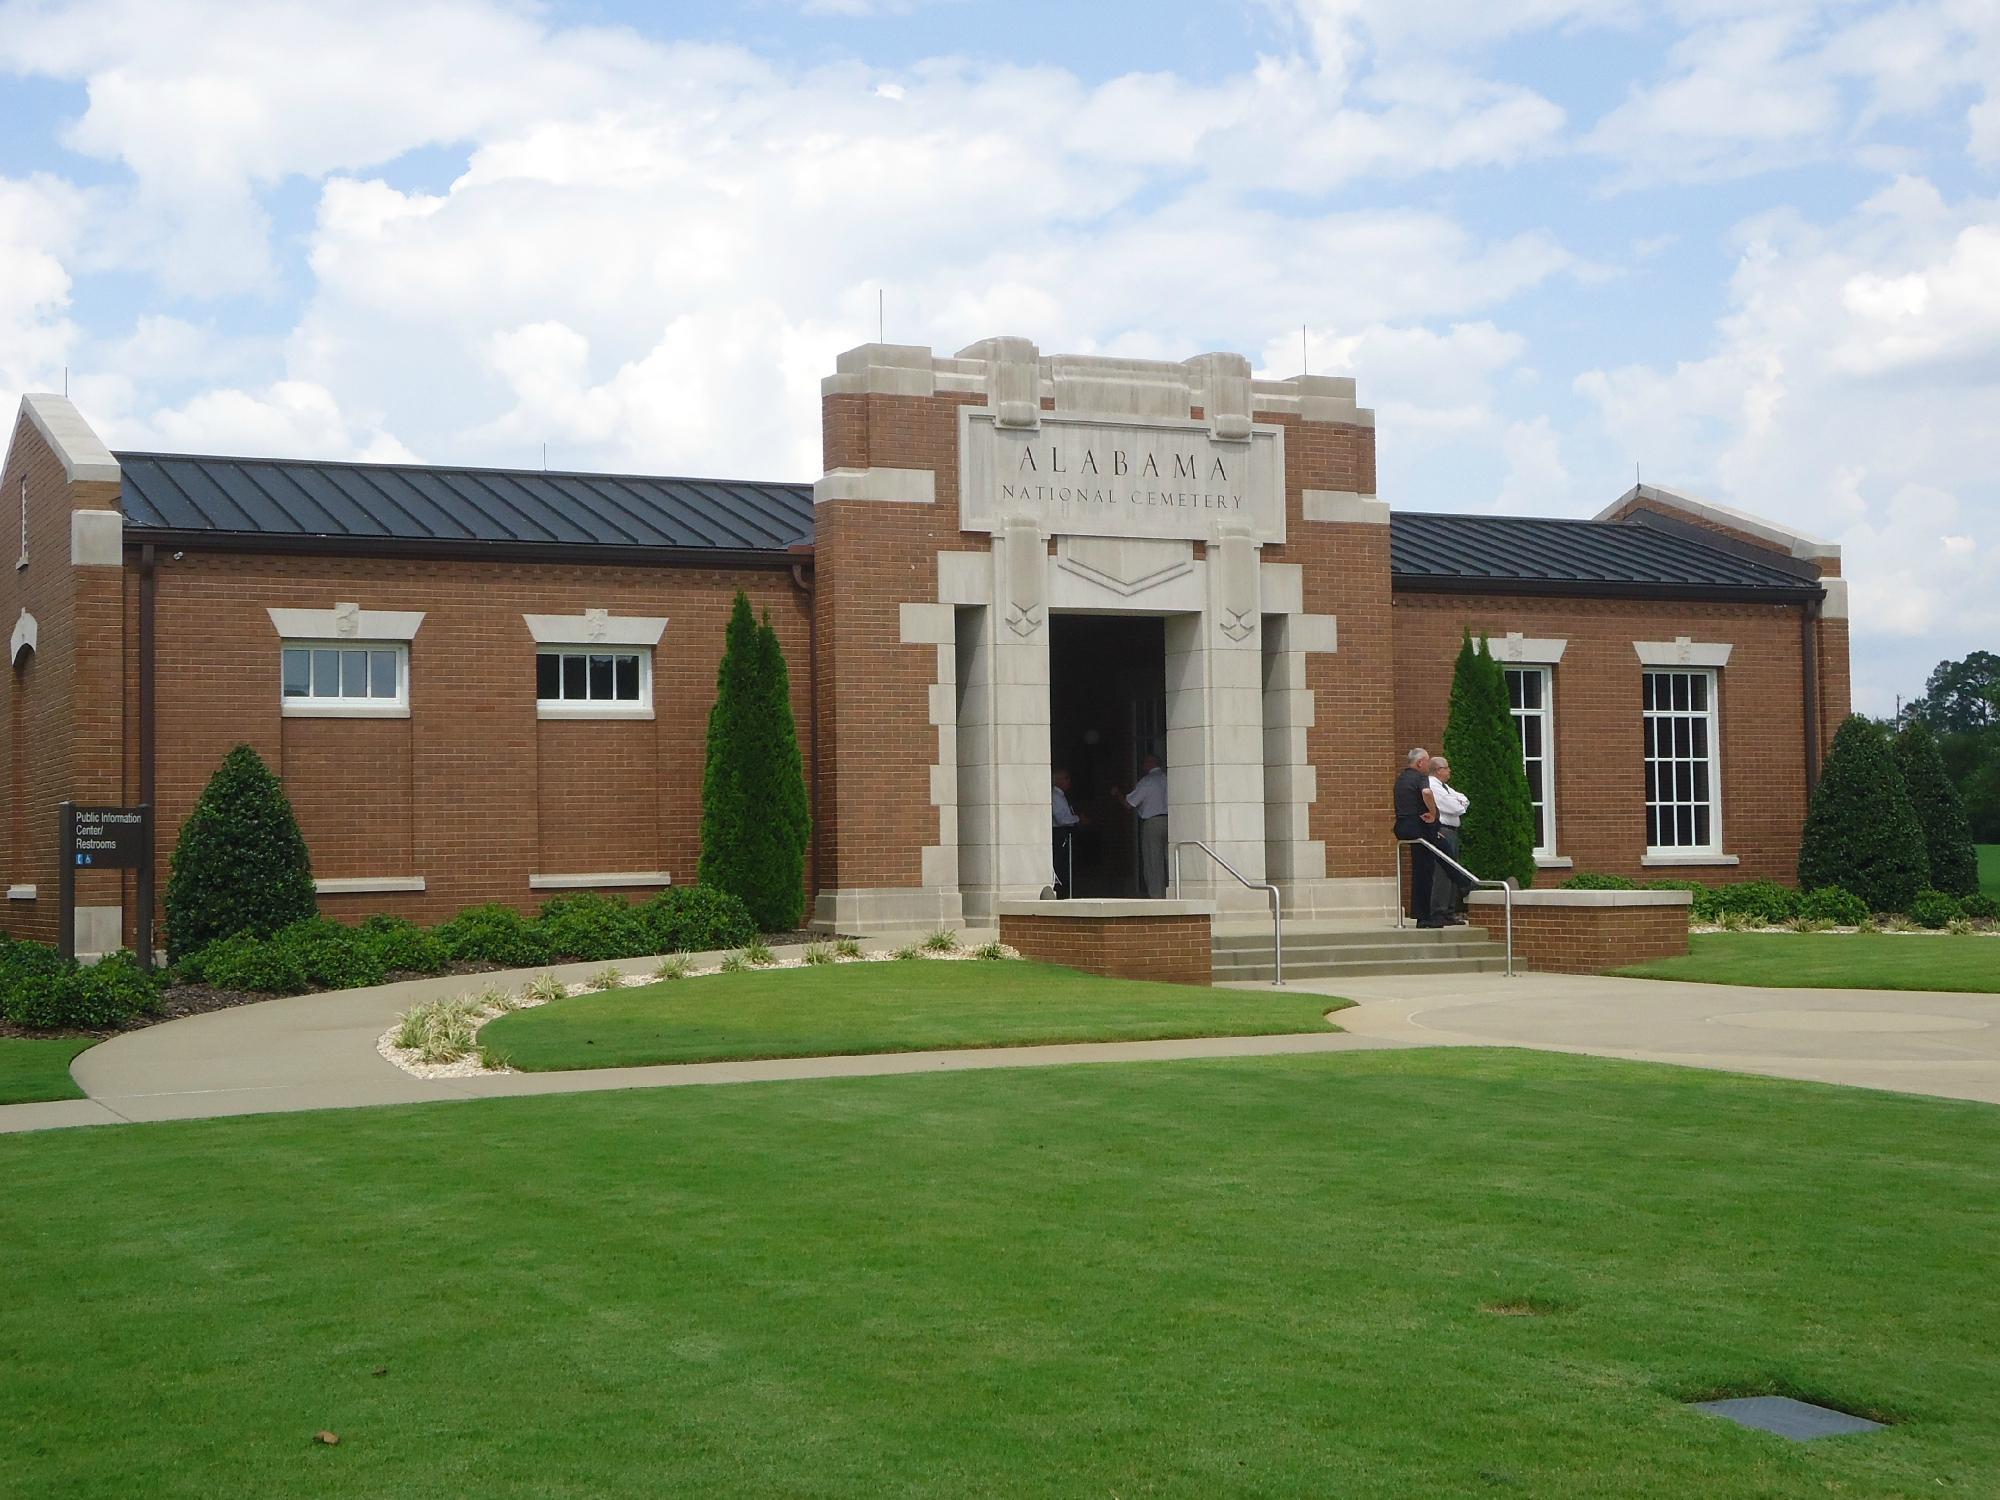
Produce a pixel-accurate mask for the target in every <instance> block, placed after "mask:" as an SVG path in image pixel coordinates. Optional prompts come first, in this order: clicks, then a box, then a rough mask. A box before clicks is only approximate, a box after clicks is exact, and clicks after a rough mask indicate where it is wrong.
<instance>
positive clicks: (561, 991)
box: [528, 974, 569, 1005]
mask: <svg viewBox="0 0 2000 1500" xmlns="http://www.w3.org/2000/svg"><path fill="white" fill-rule="evenodd" d="M528 998H529V999H530V1000H533V1001H536V1002H537V1003H539V1004H542V1005H547V1004H548V1003H549V1002H550V1001H552V1000H567V999H568V998H569V986H568V985H566V984H564V983H563V982H562V981H561V980H560V979H558V978H556V976H555V975H553V974H537V975H536V976H535V977H534V978H533V979H531V980H529V981H528Z"/></svg>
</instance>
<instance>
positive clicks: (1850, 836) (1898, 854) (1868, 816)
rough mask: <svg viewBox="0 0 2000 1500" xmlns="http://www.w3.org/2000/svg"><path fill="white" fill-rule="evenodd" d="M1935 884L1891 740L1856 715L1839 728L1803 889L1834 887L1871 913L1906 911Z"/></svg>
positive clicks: (1804, 840)
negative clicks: (1849, 893) (1864, 904)
mask: <svg viewBox="0 0 2000 1500" xmlns="http://www.w3.org/2000/svg"><path fill="white" fill-rule="evenodd" d="M1929 883H1930V857H1929V856H1928V855H1927V854H1926V853H1925V852H1924V831H1923V828H1922V827H1921V826H1920V825H1919V824H1918V822H1917V815H1916V813H1915V812H1913V811H1912V810H1911V808H1910V797H1909V793H1908V792H1907V791H1906V790H1905V789H1904V786H1903V773H1902V772H1901V771H1899V770H1897V769H1896V757H1895V755H1894V754H1893V753H1892V752H1891V751H1890V749H1889V739H1888V736H1887V735H1885V734H1884V733H1883V732H1882V730H1881V729H1880V728H1878V727H1877V726H1876V725H1875V724H1873V723H1871V722H1870V721H1869V720H1867V719H1864V718H1862V717H1860V716H1859V715H1858V714H1857V715H1855V716H1853V717H1851V718H1850V719H1848V721H1847V722H1846V723H1845V724H1842V725H1841V726H1840V732H1839V733H1838V734H1836V735H1835V736H1834V737H1833V749H1832V751H1831V752H1829V754H1828V755H1827V757H1826V765H1825V766H1824V767H1822V768H1821V770H1820V775H1819V785H1818V786H1817V787H1816V788H1814V790H1813V795H1812V805H1811V806H1810V807H1809V808H1808V809H1807V811H1806V827H1805V833H1804V835H1803V836H1802V837H1801V839H1800V840H1799V885H1800V887H1801V888H1802V889H1804V890H1809V891H1811V890H1817V889H1819V887H1821V886H1823V885H1837V886H1839V887H1841V888H1842V889H1843V890H1847V891H1852V892H1853V893H1854V894H1855V895H1857V896H1859V897H1860V898H1861V899H1862V900H1863V901H1866V902H1867V903H1868V909H1869V910H1870V911H1894V912H1900V911H1907V910H1909V906H1910V903H1911V902H1912V901H1914V900H1915V899H1916V896H1917V892H1918V891H1921V890H1923V889H1924V888H1925V887H1926V886H1927V885H1928V884H1929Z"/></svg>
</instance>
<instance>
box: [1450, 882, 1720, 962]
mask: <svg viewBox="0 0 2000 1500" xmlns="http://www.w3.org/2000/svg"><path fill="white" fill-rule="evenodd" d="M1690 902H1691V898H1690V897H1689V895H1688V893H1687V892H1686V891H1522V892H1519V893H1517V894H1516V895H1515V897H1514V963H1515V965H1516V967H1518V968H1522V969H1537V970H1540V971H1541V972H1543V973H1545V974H1603V973H1606V972H1608V971H1609V970H1612V969H1622V968H1624V967H1625V966H1626V965H1627V964H1637V963H1644V962H1646V961H1647V960H1649V959H1655V958H1672V957H1674V956H1675V955H1676V954H1682V953H1686V952H1687V951H1688V910H1689V906H1690ZM1466 916H1467V917H1468V918H1469V919H1470V920H1471V921H1473V922H1474V923H1477V924H1478V925H1479V926H1481V927H1484V928H1485V929H1486V931H1487V933H1488V935H1489V936H1491V937H1492V938H1493V940H1494V941H1495V942H1498V941H1500V940H1501V939H1502V938H1504V937H1505V935H1506V912H1505V910H1504V908H1503V907H1502V904H1501V899H1500V894H1499V892H1497V891H1476V892H1474V893H1473V896H1472V900H1471V902H1470V903H1469V904H1468V906H1467V908H1466Z"/></svg>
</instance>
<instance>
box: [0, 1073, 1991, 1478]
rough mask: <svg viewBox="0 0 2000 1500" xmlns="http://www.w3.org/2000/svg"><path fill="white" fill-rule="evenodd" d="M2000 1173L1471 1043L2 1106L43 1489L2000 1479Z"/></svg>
mask: <svg viewBox="0 0 2000 1500" xmlns="http://www.w3.org/2000/svg"><path fill="white" fill-rule="evenodd" d="M1996 1160H2000V1110H1995V1109H1992V1108H1989V1107H1986V1106H1981V1105H1971V1104H1957V1103H1951V1102H1947V1101H1938V1100H1925V1099H1916V1098H1909V1097H1903V1096H1898V1095H1891V1094H1879V1093H1869V1092H1865V1091H1860V1090H1843V1089H1834V1088H1825V1087H1816V1086H1813V1085H1807V1084H1793V1083H1785V1082H1777V1081H1770V1080H1759V1079H1744V1078H1737V1077H1730V1076H1725V1075H1720V1074H1714V1073H1706V1072H1699V1071H1694V1070H1684V1069H1675V1068H1664V1067H1650V1066H1644V1065H1638V1064H1625V1063H1615V1062H1605V1061H1599V1060H1595V1059H1589V1058H1574V1057H1557V1056H1550V1055H1542V1054H1532V1053H1526V1052H1517V1051H1511V1050H1509V1051H1485V1052H1478V1051H1455V1050H1443V1049H1440V1050H1412V1051H1394V1052H1364V1053H1350V1054H1344V1055H1337V1056H1327V1055H1321V1056H1307V1057H1292V1058H1275V1059H1255V1060H1239V1061H1229V1062H1202V1063H1174V1064H1127V1065H1122V1066H1120V1065H1113V1066H1103V1067H1095V1068H1051V1069H1031V1070H1019V1071H1012V1070H999V1071H994V1072H986V1073H959V1074H952V1075H948V1076H921V1077H902V1078H875V1079H857V1080H836V1081H825V1082H818V1083H800V1084H778V1085H741V1086H734V1087H729V1088H712V1089H669V1090H653V1091H644V1092H614V1093H607V1094H591V1095H573V1096H566V1097H552V1098H541V1099H514V1100H505V1101H496V1102H491V1103H482V1104H448V1105H436V1106H425V1107H416V1108H401V1109H375V1110H342V1111H335V1112H329V1113H325V1114H316V1115H279V1116H265V1117H261V1118H249V1119H236V1120H216V1121H204V1122H198V1123H191V1124H177V1125H155V1126H137V1127H129V1128H113V1129H105V1130H90V1131H77V1132H74V1133H59V1134H48V1135H41V1136H25V1137H24V1136H13V1137H0V1181H4V1182H5V1183H6V1184H7V1212H6V1213H5V1214H4V1215H0V1262H4V1264H5V1265H6V1267H7V1279H8V1290H7V1295H6V1296H5V1297H4V1298H0V1353H4V1360H5V1363H4V1365H0V1368H4V1370H5V1388H6V1399H5V1400H4V1401H0V1493H4V1494H7V1495H23V1496H26V1495H56V1494H61V1495H77V1496H126V1495H145V1496H148V1497H159V1500H175V1497H188V1500H214V1497H216V1496H235V1495H257V1496H301V1495H311V1496H316V1497H317V1496H352V1497H364V1496H365V1497H371V1500H375V1497H379V1500H395V1497H410V1496H425V1497H455V1496H462V1495H479V1496H481V1497H500V1500H506V1497H522V1500H527V1497H534V1500H544V1497H558V1500H567V1497H576V1500H581V1497H620V1496H647V1497H652V1496H662V1495H714V1496H760V1497H761V1496H773V1495H787V1496H816V1497H836V1496H865V1497H875V1496H884V1495H895V1496H919V1495H925V1496H929V1495H935V1496H952V1497H956V1496H965V1495H1009V1496H1038V1495H1056V1496H1072V1495H1089V1496H1126V1497H1135V1496H1169V1495H1171V1496H1189V1497H1199V1500H1211V1497H1217V1496H1233V1495H1283V1496H1325V1495H1340V1496H1343V1497H1349V1500H1353V1497H1398V1500H1402V1497H1409V1496H1423V1497H1426V1500H1429V1497H1440V1496H1484V1495H1489V1494H1514V1495H1524V1496H1526V1495H1532V1496H1535V1497H1538V1500H1550V1497H1553V1500H1572V1497H1574V1500H1581V1497H1610V1496H1617V1497H1620V1500H1635V1497H1636V1500H1646V1497H1672V1500H1685V1497H1688V1496H1731V1497H1733V1496H1749V1495H1755V1496H1759V1497H1767V1500H1768V1497H1780V1500H1784V1497H1800V1500H1803V1497H1808V1496H1811V1497H1818V1500H1823V1497H1825V1496H1827V1495H1829V1494H1838V1495H1841V1496H1845V1497H1850V1500H1852V1497H1859V1496H1890V1495H1899V1496H1901V1495H1917V1494H1923V1495H1933V1494H1950V1495H1965V1496H1974V1495H1980V1496H1985V1495H1993V1494H1996V1493H2000V1428H1996V1426H1995V1423H1994V1422H1993V1413H1994V1412H1995V1411H1996V1410H2000V1358H1996V1355H1995V1353H1994V1351H1995V1350H1996V1349H2000V1299H1997V1298H1995V1297H1994V1296H1993V1295H1992V1292H1993V1286H1994V1280H1995V1270H1996V1254H1997V1253H2000V1252H1996V1249H1995V1247H1996V1245H2000V1195H1996V1194H1995V1193H1994V1191H1993V1164H1994V1162H1995V1161H1996ZM1518 1303H1528V1304H1531V1305H1534V1306H1539V1307H1540V1308H1542V1309H1543V1310H1544V1312H1545V1313H1546V1314H1547V1315H1545V1316H1503V1315H1498V1314H1496V1313H1494V1312H1489V1311H1487V1310H1486V1309H1487V1308H1488V1307H1489V1306H1501V1305H1507V1304H1518ZM1739 1389H1749V1390H1784V1391H1793V1392H1797V1393H1803V1394H1808V1395H1816V1396H1819V1397H1821V1398H1823V1399H1827V1400H1831V1401H1834V1402H1838V1403H1841V1404H1843V1405H1846V1406H1849V1407H1852V1408H1859V1409H1862V1410H1865V1411H1871V1412H1874V1413H1876V1414H1878V1415H1883V1416H1889V1417H1894V1418H1897V1419H1898V1420H1899V1425H1898V1426H1896V1427H1895V1428H1893V1429H1892V1430H1890V1431H1888V1432H1884V1433H1878V1434H1875V1435H1873V1436H1870V1437H1861V1438H1837V1439H1829V1440H1824V1441H1821V1442H1816V1443H1811V1444H1802V1445H1794V1444H1789V1443H1786V1442H1783V1441H1782V1440H1779V1439H1777V1438H1773V1437H1769V1436H1765V1435H1760V1434H1756V1433H1751V1432H1746V1431H1743V1430H1741V1429H1738V1428H1735V1427H1732V1426H1729V1425H1727V1424H1725V1423H1722V1422H1719V1421H1716V1420H1713V1419H1711V1418H1707V1417H1703V1416H1700V1415H1698V1414H1694V1413H1691V1412H1688V1411H1685V1410H1683V1409H1682V1407H1681V1406H1680V1405H1679V1402H1680V1401H1681V1400H1682V1399H1683V1398H1686V1397H1689V1396H1698V1395H1708V1394H1714V1393H1718V1392H1725V1391H1735V1390H1739ZM320 1429H329V1430H331V1431H333V1432H335V1433H338V1434H339V1436H340V1440H341V1441H340V1445H339V1446H338V1447H336V1448H323V1447H316V1446H314V1444H313V1443H312V1435H313V1433H314V1432H316V1431H318V1430H320Z"/></svg>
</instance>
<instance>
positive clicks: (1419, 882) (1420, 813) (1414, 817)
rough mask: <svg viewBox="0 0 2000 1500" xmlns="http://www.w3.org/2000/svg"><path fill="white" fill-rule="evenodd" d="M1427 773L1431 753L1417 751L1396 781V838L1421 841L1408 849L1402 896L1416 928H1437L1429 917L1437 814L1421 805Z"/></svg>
mask: <svg viewBox="0 0 2000 1500" xmlns="http://www.w3.org/2000/svg"><path fill="white" fill-rule="evenodd" d="M1430 770H1431V753H1430V751H1428V750H1424V749H1421V748H1419V749H1416V750H1412V751H1411V752H1410V756H1409V764H1408V765H1406V766H1405V767H1404V768H1403V770H1402V773H1401V774H1400V775H1398V776H1397V777H1396V837H1397V838H1399V839H1417V840H1420V841H1421V842H1419V843H1417V844H1414V845H1413V846H1412V847H1411V849H1410V854H1409V863H1410V870H1409V877H1408V879H1409V884H1408V887H1407V889H1406V890H1405V891H1404V892H1402V893H1401V899H1402V901H1403V903H1404V905H1403V909H1404V910H1405V911H1407V912H1408V913H1409V914H1410V915H1411V917H1413V918H1414V919H1415V920H1416V924H1417V925H1418V926H1419V927H1436V926H1438V925H1439V923H1438V922H1437V921H1436V920H1435V919H1434V918H1433V916H1432V913H1431V884H1432V879H1431V877H1432V875H1433V873H1434V872H1435V861H1433V860H1432V859H1431V854H1430V846H1431V842H1432V840H1434V839H1435V838H1436V837H1437V814H1435V813H1433V812H1432V811H1431V810H1430V807H1429V805H1428V804H1427V803H1426V802H1425V801H1424V792H1425V791H1426V790H1427V789H1428V788H1429V786H1430V783H1431V777H1430Z"/></svg>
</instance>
